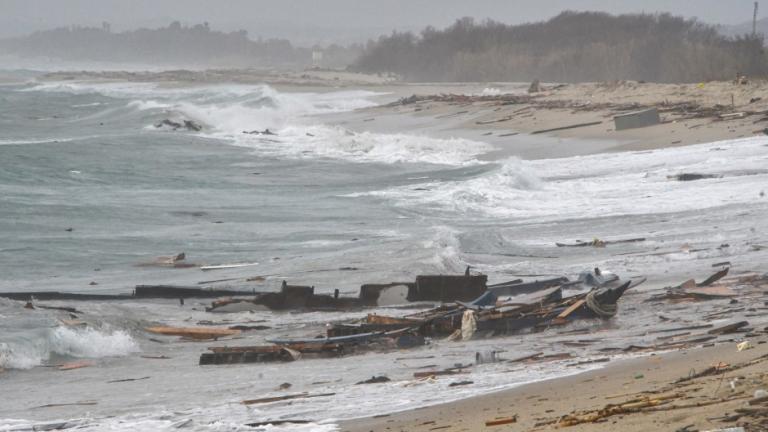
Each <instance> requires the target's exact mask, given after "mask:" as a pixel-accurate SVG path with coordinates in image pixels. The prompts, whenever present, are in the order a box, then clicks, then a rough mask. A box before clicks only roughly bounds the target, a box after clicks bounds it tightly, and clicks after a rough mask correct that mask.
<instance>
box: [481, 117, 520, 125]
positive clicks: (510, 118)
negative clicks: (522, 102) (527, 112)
mask: <svg viewBox="0 0 768 432" xmlns="http://www.w3.org/2000/svg"><path fill="white" fill-rule="evenodd" d="M509 120H512V116H507V117H502V118H500V119H494V120H485V121H477V122H475V124H477V125H487V124H492V123H501V122H505V121H509Z"/></svg>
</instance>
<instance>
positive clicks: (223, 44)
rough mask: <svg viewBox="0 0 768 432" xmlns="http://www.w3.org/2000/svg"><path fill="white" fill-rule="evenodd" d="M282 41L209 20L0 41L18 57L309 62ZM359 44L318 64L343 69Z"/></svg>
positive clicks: (305, 51)
mask: <svg viewBox="0 0 768 432" xmlns="http://www.w3.org/2000/svg"><path fill="white" fill-rule="evenodd" d="M319 49H321V48H320V47H297V46H294V45H292V44H291V42H290V41H288V40H287V39H262V38H258V39H257V40H252V39H250V38H249V37H248V33H247V32H246V31H245V30H240V31H235V32H229V33H225V32H221V31H215V30H211V29H210V28H209V26H208V23H203V24H196V25H193V26H183V25H182V24H181V23H179V22H178V21H175V22H173V23H171V24H170V25H168V26H167V27H162V28H157V29H138V30H133V31H126V32H122V33H113V32H112V31H111V30H110V27H109V25H108V24H107V23H105V24H104V25H103V26H102V27H77V26H72V27H62V28H57V29H53V30H46V31H39V32H35V33H33V34H31V35H29V36H25V37H19V38H13V39H6V40H0V51H3V52H6V53H9V54H15V55H18V56H22V57H48V58H58V59H63V60H73V61H107V62H126V63H143V64H156V65H191V64H195V65H218V66H234V67H252V66H268V67H286V68H303V67H308V66H311V65H312V51H313V50H319ZM362 49H363V47H362V45H350V46H348V47H342V46H339V45H331V46H328V47H324V48H322V51H323V52H324V56H323V66H325V67H346V66H347V65H349V64H350V63H352V62H353V61H354V60H355V59H356V58H357V57H358V56H359V54H360V53H361V51H362Z"/></svg>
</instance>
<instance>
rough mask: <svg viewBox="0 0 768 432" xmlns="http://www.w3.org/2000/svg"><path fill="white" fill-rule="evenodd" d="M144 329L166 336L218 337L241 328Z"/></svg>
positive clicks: (231, 333) (231, 334)
mask: <svg viewBox="0 0 768 432" xmlns="http://www.w3.org/2000/svg"><path fill="white" fill-rule="evenodd" d="M144 330H146V331H148V332H150V333H155V334H161V335H166V336H183V337H187V338H191V339H216V338H219V337H224V336H234V335H238V334H240V330H233V329H222V328H201V327H167V326H156V327H147V328H145V329H144Z"/></svg>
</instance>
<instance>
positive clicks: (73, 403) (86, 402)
mask: <svg viewBox="0 0 768 432" xmlns="http://www.w3.org/2000/svg"><path fill="white" fill-rule="evenodd" d="M97 404H98V402H96V401H81V402H71V403H56V404H46V405H40V406H36V407H34V408H35V409H37V408H56V407H65V406H90V405H97Z"/></svg>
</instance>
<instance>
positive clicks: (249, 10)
mask: <svg viewBox="0 0 768 432" xmlns="http://www.w3.org/2000/svg"><path fill="white" fill-rule="evenodd" d="M0 3H2V6H1V7H0V10H2V11H3V14H2V16H0V38H7V37H13V36H22V35H26V34H29V33H32V32H34V31H39V30H48V29H51V28H55V27H61V26H69V25H81V26H97V27H98V26H101V23H102V22H104V21H106V22H109V23H110V24H111V26H112V29H113V30H114V31H125V30H133V29H136V28H141V27H149V28H156V27H162V26H166V25H168V24H169V23H170V22H172V21H181V22H182V23H183V24H197V23H202V22H209V23H210V25H211V27H212V28H215V29H217V30H222V31H233V30H240V29H243V30H247V31H248V33H249V35H250V37H251V38H253V39H256V38H258V37H264V38H285V39H289V40H291V41H292V42H294V43H296V44H298V45H304V46H306V45H312V44H315V43H320V44H330V43H340V44H349V43H353V42H364V41H366V40H368V39H370V38H374V37H377V36H379V35H382V34H389V33H391V32H392V31H393V30H398V31H405V30H414V31H418V30H420V29H422V28H424V27H426V26H428V25H431V26H435V27H438V28H440V27H444V26H447V25H449V24H451V23H452V22H453V21H455V20H456V19H458V18H461V17H465V16H471V17H473V18H476V19H485V18H491V19H493V20H496V21H500V22H503V23H506V24H520V23H524V22H531V21H542V20H546V19H548V18H551V17H552V16H555V15H557V14H558V13H560V12H561V11H562V10H576V11H586V10H590V11H605V12H609V13H613V14H621V13H639V12H645V13H657V12H669V13H671V14H673V15H680V16H684V17H687V18H692V17H695V18H697V19H699V20H700V21H702V22H706V23H710V24H722V25H737V24H742V23H745V22H749V21H750V20H751V17H752V8H753V1H752V0H735V1H730V2H722V1H718V0H702V1H696V2H693V1H684V0H677V1H675V0H673V1H662V0H650V1H645V2H642V4H640V5H638V4H637V3H634V4H628V3H626V2H621V3H618V2H613V1H608V0H576V1H566V0H548V1H540V2H521V1H511V2H498V1H494V0H478V1H475V2H471V3H470V2H466V1H460V0H442V1H439V7H435V6H436V5H437V4H438V2H437V1H436V0H413V1H408V2H405V1H403V0H394V1H388V2H372V1H368V2H363V1H355V0H326V1H324V2H322V4H321V3H320V2H316V1H310V0H283V1H278V0H263V1H257V2H254V1H246V0H230V1H228V2H227V3H226V7H222V6H221V5H218V4H217V5H216V7H214V4H213V3H212V2H210V1H208V0H166V1H163V2H154V1H149V0H134V1H130V2H129V1H124V0H67V1H57V0H1V2H0ZM764 7H766V8H768V5H766V6H764ZM766 11H768V9H767V10H766ZM763 12H764V11H761V12H760V13H759V14H758V18H760V17H762V16H764V15H763Z"/></svg>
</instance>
